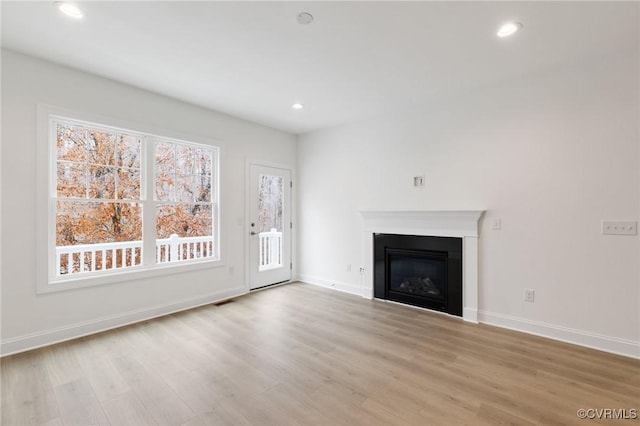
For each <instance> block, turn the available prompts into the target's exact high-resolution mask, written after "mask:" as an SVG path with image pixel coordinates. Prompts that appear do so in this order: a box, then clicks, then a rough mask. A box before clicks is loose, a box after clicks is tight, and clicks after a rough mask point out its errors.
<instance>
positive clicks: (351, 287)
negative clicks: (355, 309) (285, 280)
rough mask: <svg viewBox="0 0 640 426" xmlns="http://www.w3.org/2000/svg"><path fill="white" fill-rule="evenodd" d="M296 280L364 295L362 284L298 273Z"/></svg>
mask: <svg viewBox="0 0 640 426" xmlns="http://www.w3.org/2000/svg"><path fill="white" fill-rule="evenodd" d="M296 280H297V281H302V282H303V283H307V284H312V285H317V286H320V287H326V288H330V289H333V290H338V291H342V292H343V293H349V294H354V295H356V296H361V297H362V287H361V286H360V285H356V284H349V283H343V282H340V281H333V280H325V279H323V278H319V277H313V276H311V275H298V276H297V277H296Z"/></svg>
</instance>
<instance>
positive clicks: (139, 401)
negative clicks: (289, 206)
mask: <svg viewBox="0 0 640 426" xmlns="http://www.w3.org/2000/svg"><path fill="white" fill-rule="evenodd" d="M1 363H2V365H1V367H2V425H7V426H9V425H24V424H46V425H63V424H64V425H91V424H111V425H136V426H138V425H148V424H151V425H153V424H161V425H185V426H186V425H189V426H192V425H214V424H215V425H217V424H229V425H232V424H233V425H235V424H237V425H288V424H301V425H307V424H308V425H359V424H363V425H391V424H397V425H409V424H415V425H431V424H433V425H438V424H440V425H455V424H470V425H480V424H515V425H527V424H542V425H552V424H580V423H582V424H597V423H599V421H598V420H583V421H581V420H579V419H578V417H577V416H576V411H577V410H578V409H579V408H613V409H619V408H623V409H627V410H628V409H631V408H640V362H639V361H637V360H632V359H627V358H624V357H619V356H614V355H609V354H605V353H601V352H598V351H594V350H590V349H585V348H581V347H577V346H572V345H568V344H563V343H559V342H555V341H551V340H546V339H543V338H538V337H534V336H529V335H526V334H521V333H516V332H512V331H507V330H503V329H498V328H494V327H490V326H484V325H470V324H465V323H463V322H462V321H461V320H458V319H453V318H448V317H444V316H441V315H437V314H433V313H429V312H425V311H420V310H415V309H411V308H407V307H403V306H398V305H394V304H388V303H383V302H376V301H369V300H365V299H362V298H359V297H355V296H350V295H346V294H341V293H338V292H334V291H330V290H326V289H322V288H317V287H313V286H309V285H305V284H291V285H287V286H282V287H277V288H273V289H270V290H265V291H261V292H258V293H254V294H251V295H248V296H245V297H241V298H237V299H235V300H233V301H231V302H229V303H226V304H222V305H219V306H214V305H209V306H206V307H202V308H198V309H194V310H190V311H187V312H183V313H179V314H175V315H170V316H167V317H163V318H160V319H156V320H151V321H147V322H144V323H140V324H136V325H133V326H128V327H125V328H121V329H118V330H114V331H110V332H106V333H102V334H99V335H95V336H91V337H86V338H82V339H78V340H75V341H72V342H67V343H63V344H59V345H56V346H52V347H49V348H45V349H40V350H36V351H31V352H28V353H24V354H19V355H14V356H10V357H6V358H3V359H2V361H1ZM585 422H586V423H585ZM636 422H637V420H636V421H631V422H630V421H626V422H623V423H622V424H629V423H633V424H637V423H636ZM615 423H616V424H621V423H620V421H617V422H615Z"/></svg>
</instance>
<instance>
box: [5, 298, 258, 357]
mask: <svg viewBox="0 0 640 426" xmlns="http://www.w3.org/2000/svg"><path fill="white" fill-rule="evenodd" d="M245 293H246V290H245V288H244V287H240V288H234V289H228V290H224V291H219V292H215V293H209V294H205V295H203V296H199V297H195V298H190V299H183V300H179V301H177V302H172V303H167V304H163V305H157V306H153V307H150V308H145V309H139V310H135V311H130V312H125V313H122V314H117V315H111V316H108V317H103V318H98V319H95V320H90V321H85V322H81V323H76V324H72V325H68V326H64V327H58V328H53V329H50V330H45V331H40V332H37V333H32V334H27V335H24V336H18V337H12V338H9V339H3V340H2V341H0V356H6V355H11V354H15V353H18V352H24V351H28V350H31V349H37V348H40V347H43V346H49V345H53V344H55V343H60V342H64V341H66V340H71V339H76V338H78V337H82V336H87V335H90V334H95V333H99V332H102V331H106V330H111V329H113V328H118V327H122V326H125V325H129V324H133V323H136V322H140V321H145V320H148V319H151V318H156V317H160V316H163V315H168V314H173V313H175V312H180V311H184V310H187V309H192V308H195V307H198V306H202V305H207V304H210V303H216V302H220V301H223V300H226V299H230V298H232V297H237V296H241V295H243V294H245Z"/></svg>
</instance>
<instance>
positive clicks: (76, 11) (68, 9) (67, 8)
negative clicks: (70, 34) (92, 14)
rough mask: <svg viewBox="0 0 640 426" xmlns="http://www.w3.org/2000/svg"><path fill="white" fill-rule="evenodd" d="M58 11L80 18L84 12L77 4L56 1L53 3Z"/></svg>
mask: <svg viewBox="0 0 640 426" xmlns="http://www.w3.org/2000/svg"><path fill="white" fill-rule="evenodd" d="M53 4H54V5H55V6H56V7H57V8H58V9H59V10H60V12H62V13H64V14H65V15H67V16H70V17H72V18H75V19H81V18H82V17H83V16H84V12H83V11H82V9H80V8H79V7H78V6H76V5H75V4H72V3H67V2H65V1H56V2H54V3H53Z"/></svg>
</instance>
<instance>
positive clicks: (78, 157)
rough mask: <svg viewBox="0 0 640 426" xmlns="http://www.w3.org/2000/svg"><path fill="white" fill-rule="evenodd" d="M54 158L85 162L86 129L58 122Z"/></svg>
mask: <svg viewBox="0 0 640 426" xmlns="http://www.w3.org/2000/svg"><path fill="white" fill-rule="evenodd" d="M56 127H57V128H56V153H57V156H56V158H57V159H58V160H68V161H76V162H85V161H86V158H87V155H86V150H87V143H86V140H87V134H88V130H87V129H85V128H82V127H77V126H70V125H66V124H61V123H58V124H57V126H56Z"/></svg>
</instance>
